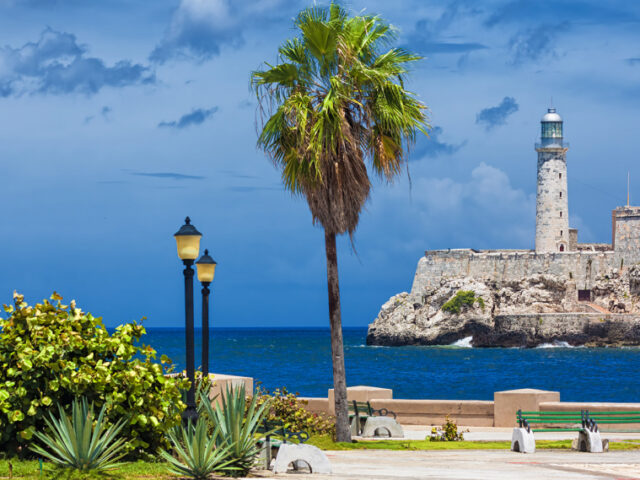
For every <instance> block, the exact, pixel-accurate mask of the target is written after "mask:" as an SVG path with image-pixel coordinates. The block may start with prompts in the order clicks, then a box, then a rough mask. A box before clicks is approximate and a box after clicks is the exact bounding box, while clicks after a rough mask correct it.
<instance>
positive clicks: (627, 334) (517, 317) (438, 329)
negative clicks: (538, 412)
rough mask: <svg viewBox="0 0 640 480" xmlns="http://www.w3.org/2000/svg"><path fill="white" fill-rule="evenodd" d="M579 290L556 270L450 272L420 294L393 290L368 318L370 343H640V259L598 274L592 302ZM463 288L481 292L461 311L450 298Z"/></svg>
mask: <svg viewBox="0 0 640 480" xmlns="http://www.w3.org/2000/svg"><path fill="white" fill-rule="evenodd" d="M577 290H578V288H577V286H576V284H575V282H572V281H571V280H569V281H565V280H563V279H561V278H560V277H558V276H554V275H534V276H530V277H524V278H522V279H521V280H519V281H504V282H497V281H494V280H489V279H486V280H483V279H474V278H469V277H461V278H443V279H442V280H441V281H440V283H439V284H437V285H433V286H429V287H424V288H422V289H421V294H420V295H415V294H414V295H412V294H409V293H400V294H398V295H395V296H393V297H391V298H390V299H389V301H387V302H386V303H385V304H384V305H383V306H382V308H381V310H380V313H379V314H378V317H377V318H376V319H375V321H374V323H372V324H371V325H369V331H368V334H367V344H368V345H394V346H395V345H397V346H399V345H449V344H452V343H454V342H456V341H458V340H461V339H463V338H468V337H472V340H471V344H472V345H473V346H476V347H492V346H504V347H513V346H525V347H534V346H537V345H540V344H545V343H553V342H567V343H568V344H570V345H589V346H605V345H608V346H622V345H640V266H633V267H631V268H626V269H623V270H622V271H618V270H612V271H611V272H610V273H608V274H605V275H601V276H599V277H598V278H596V279H595V282H594V284H593V286H592V289H591V299H590V301H586V302H579V301H578V292H577ZM458 292H473V294H474V295H472V296H471V299H472V300H471V301H467V302H466V303H463V304H462V305H459V308H458V310H457V311H456V309H452V308H450V305H451V302H452V301H453V300H455V298H456V295H457V294H458ZM447 302H450V303H447ZM443 307H444V308H443Z"/></svg>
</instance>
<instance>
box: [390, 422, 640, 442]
mask: <svg viewBox="0 0 640 480" xmlns="http://www.w3.org/2000/svg"><path fill="white" fill-rule="evenodd" d="M402 428H403V430H404V436H405V438H406V439H408V440H424V439H425V438H426V437H427V435H430V434H431V427H425V426H419V425H403V426H402ZM459 430H462V431H464V439H465V440H473V441H482V440H484V441H494V442H500V441H505V442H510V441H511V434H512V433H513V428H498V427H459ZM466 430H469V431H468V432H467V431H466ZM577 436H578V433H577V432H538V433H536V434H535V437H536V439H537V440H567V439H574V438H576V437H577ZM602 438H608V439H609V440H611V441H616V440H629V439H640V433H617V432H611V433H608V432H606V431H603V432H602Z"/></svg>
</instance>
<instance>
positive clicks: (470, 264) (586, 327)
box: [367, 108, 640, 346]
mask: <svg viewBox="0 0 640 480" xmlns="http://www.w3.org/2000/svg"><path fill="white" fill-rule="evenodd" d="M541 127H542V128H541V138H540V143H536V145H535V149H536V152H537V153H538V169H537V172H538V175H537V196H536V236H535V250H474V249H448V250H432V251H427V252H425V255H424V257H422V258H421V259H420V260H419V262H418V267H417V270H416V274H415V277H414V281H413V286H412V289H411V292H410V293H401V294H399V295H395V296H394V297H392V298H391V299H390V300H389V301H388V302H387V303H385V304H384V305H383V307H382V309H381V311H380V313H379V315H378V317H377V318H376V320H375V321H374V323H373V324H371V325H370V326H369V332H368V335H367V343H368V344H374V345H376V344H377V345H407V344H449V343H453V342H455V341H460V340H461V339H467V341H468V342H471V343H472V345H473V346H536V345H539V344H541V343H553V342H556V343H557V342H567V343H569V344H573V345H578V344H588V345H637V344H640V319H638V318H637V317H640V315H636V314H640V265H639V264H640V207H632V206H629V205H628V202H627V206H625V207H618V208H616V209H615V210H613V212H612V239H611V244H603V243H578V231H577V230H576V229H572V228H570V227H569V206H568V191H567V151H568V150H569V145H568V143H566V142H565V141H564V137H563V121H562V118H561V117H560V115H558V113H557V112H556V110H555V109H553V108H550V109H549V110H548V112H547V113H546V114H545V115H544V116H543V117H542V121H541ZM458 292H473V295H472V298H475V300H473V301H470V300H469V299H468V298H467V300H466V301H463V300H464V299H463V298H460V299H456V295H457V294H458ZM456 301H458V303H459V301H462V303H461V304H459V305H458V307H459V308H454V309H453V310H454V311H452V309H451V308H448V306H450V305H451V303H450V302H454V303H455V302H456ZM447 302H449V304H447ZM445 304H447V305H445ZM443 306H444V307H445V308H444V310H443ZM455 310H458V311H455Z"/></svg>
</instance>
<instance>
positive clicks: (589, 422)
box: [511, 410, 640, 453]
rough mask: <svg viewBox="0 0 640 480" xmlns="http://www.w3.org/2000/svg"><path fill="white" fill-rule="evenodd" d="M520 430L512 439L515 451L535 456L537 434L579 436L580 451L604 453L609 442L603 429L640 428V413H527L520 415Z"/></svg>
mask: <svg viewBox="0 0 640 480" xmlns="http://www.w3.org/2000/svg"><path fill="white" fill-rule="evenodd" d="M516 420H517V422H518V427H516V428H514V430H513V435H512V437H511V450H513V451H516V452H524V453H533V452H534V451H535V439H534V438H533V433H534V432H578V439H577V443H576V444H575V445H576V448H578V449H579V450H580V451H583V452H584V451H586V452H603V451H606V450H607V448H608V441H607V440H602V437H601V436H600V426H601V425H634V424H638V425H639V427H640V411H626V412H625V411H614V412H593V411H589V410H581V411H579V412H545V411H542V412H525V411H522V410H518V412H517V414H516ZM606 431H607V432H640V429H635V430H629V429H626V430H619V429H618V430H614V429H607V430H606Z"/></svg>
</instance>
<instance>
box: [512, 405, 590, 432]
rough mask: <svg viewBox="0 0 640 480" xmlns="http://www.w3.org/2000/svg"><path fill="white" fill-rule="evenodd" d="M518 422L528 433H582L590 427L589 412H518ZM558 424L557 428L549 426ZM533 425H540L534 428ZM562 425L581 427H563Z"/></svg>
mask: <svg viewBox="0 0 640 480" xmlns="http://www.w3.org/2000/svg"><path fill="white" fill-rule="evenodd" d="M516 420H517V422H518V425H519V427H520V428H525V429H526V430H527V431H528V432H581V431H583V430H584V429H586V428H587V427H588V420H587V411H586V410H581V411H579V412H523V411H522V410H518V412H517V413H516ZM554 424H557V425H558V426H557V427H549V426H548V425H554ZM533 425H539V426H538V427H533ZM561 425H580V426H571V427H562V426H561Z"/></svg>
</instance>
